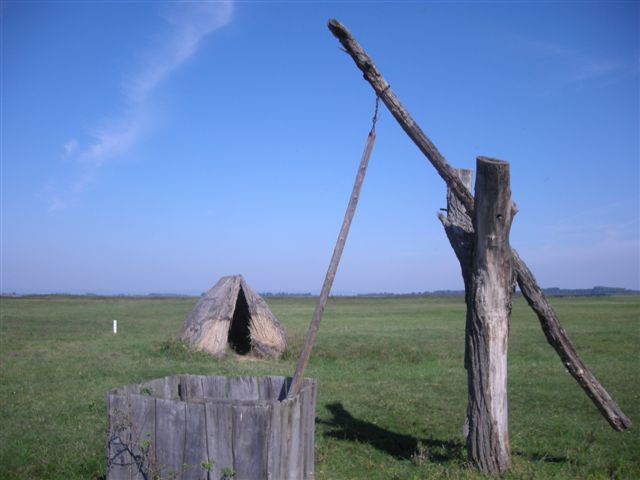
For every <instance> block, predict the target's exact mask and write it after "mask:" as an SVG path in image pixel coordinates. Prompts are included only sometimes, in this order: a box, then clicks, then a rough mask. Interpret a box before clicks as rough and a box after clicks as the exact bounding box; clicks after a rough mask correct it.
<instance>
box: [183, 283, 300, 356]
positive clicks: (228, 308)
mask: <svg viewBox="0 0 640 480" xmlns="http://www.w3.org/2000/svg"><path fill="white" fill-rule="evenodd" d="M180 338H181V339H182V340H183V341H185V342H187V343H188V344H189V345H190V346H191V347H192V348H194V349H196V350H200V351H204V352H209V353H211V354H213V355H223V354H224V352H225V349H226V346H227V344H228V345H229V346H230V347H231V349H232V350H233V351H235V352H236V353H238V354H240V355H246V354H249V353H252V354H255V355H256V356H259V357H279V356H280V355H281V354H282V352H284V350H285V348H286V346H287V335H286V332H285V330H284V328H283V327H282V325H280V322H278V319H277V318H276V317H275V315H274V314H273V313H271V310H269V307H268V306H267V303H266V302H265V301H264V300H263V299H262V297H260V295H258V294H257V293H255V292H254V291H253V290H252V289H251V287H249V285H247V282H245V281H244V278H242V276H241V275H230V276H227V277H222V278H221V279H220V280H219V281H218V283H216V284H215V285H214V286H213V288H211V290H209V291H208V292H207V293H206V294H205V295H203V296H202V297H201V298H200V300H198V303H196V305H195V306H194V307H193V309H192V310H191V313H189V315H188V316H187V318H186V319H185V321H184V323H183V324H182V330H181V333H180Z"/></svg>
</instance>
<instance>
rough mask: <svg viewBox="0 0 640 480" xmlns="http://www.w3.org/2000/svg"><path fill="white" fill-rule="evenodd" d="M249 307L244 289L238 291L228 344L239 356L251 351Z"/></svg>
mask: <svg viewBox="0 0 640 480" xmlns="http://www.w3.org/2000/svg"><path fill="white" fill-rule="evenodd" d="M250 318H251V314H250V313H249V305H248V304H247V299H246V298H245V296H244V292H243V291H242V287H240V288H239V289H238V298H237V300H236V308H235V310H234V311H233V319H232V320H231V327H230V328H229V336H228V338H227V342H229V345H230V346H231V348H232V349H233V350H234V351H235V352H236V353H237V354H239V355H246V354H247V353H249V352H250V351H251V336H250V333H249V320H250Z"/></svg>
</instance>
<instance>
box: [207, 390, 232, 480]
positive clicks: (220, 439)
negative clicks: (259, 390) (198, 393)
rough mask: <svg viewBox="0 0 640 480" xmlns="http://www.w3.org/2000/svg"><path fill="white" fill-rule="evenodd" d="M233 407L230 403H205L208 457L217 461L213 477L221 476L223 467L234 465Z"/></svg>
mask: <svg viewBox="0 0 640 480" xmlns="http://www.w3.org/2000/svg"><path fill="white" fill-rule="evenodd" d="M232 408H233V406H232V405H230V404H218V403H214V402H208V403H206V404H205V411H206V423H207V426H206V427H207V449H208V457H209V460H210V461H212V462H215V463H214V464H213V469H212V472H211V473H212V478H220V477H221V475H222V470H223V469H226V468H233V465H234V455H233V410H232Z"/></svg>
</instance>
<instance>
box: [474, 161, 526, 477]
mask: <svg viewBox="0 0 640 480" xmlns="http://www.w3.org/2000/svg"><path fill="white" fill-rule="evenodd" d="M476 171H477V174H476V190H475V209H474V212H475V215H474V219H473V223H474V228H475V241H474V247H473V266H472V273H471V285H470V289H469V290H470V291H469V297H470V299H469V300H470V305H469V307H470V308H467V331H466V335H465V338H466V349H465V352H466V356H467V360H468V367H467V379H468V388H469V403H468V407H467V416H468V419H469V435H468V436H467V453H468V455H469V459H470V460H471V461H472V462H473V463H474V464H476V465H477V466H478V467H479V468H480V469H481V470H483V471H485V472H489V473H499V472H503V471H504V470H506V469H507V468H508V467H509V466H510V464H511V452H510V448H509V430H508V410H507V343H508V337H509V317H510V315H511V297H512V295H513V291H514V287H515V272H514V269H513V265H512V261H511V248H510V246H509V231H510V229H511V221H512V219H513V216H514V215H515V212H516V209H515V206H514V204H513V203H512V202H511V190H510V187H509V164H508V163H506V162H502V161H499V160H493V159H489V158H484V157H479V158H478V160H477V170H476Z"/></svg>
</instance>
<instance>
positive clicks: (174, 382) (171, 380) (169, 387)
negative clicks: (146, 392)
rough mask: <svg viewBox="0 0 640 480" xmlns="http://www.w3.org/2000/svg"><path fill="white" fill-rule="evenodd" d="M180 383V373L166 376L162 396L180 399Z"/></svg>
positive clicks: (168, 398) (169, 398)
mask: <svg viewBox="0 0 640 480" xmlns="http://www.w3.org/2000/svg"><path fill="white" fill-rule="evenodd" d="M179 385H180V375H172V376H170V377H164V389H163V392H162V398H165V399H167V400H179V399H180V392H179V391H178V389H179V388H180V387H179Z"/></svg>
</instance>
